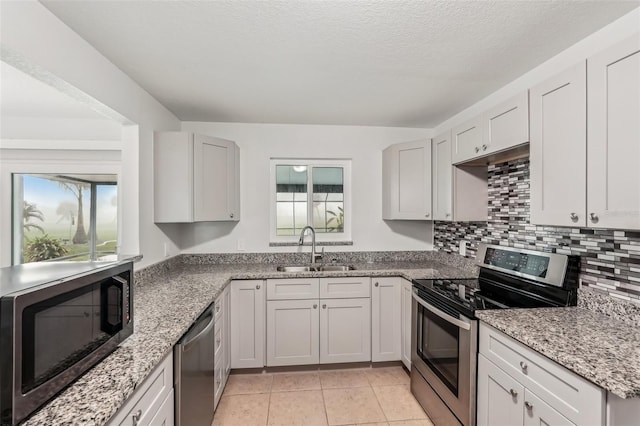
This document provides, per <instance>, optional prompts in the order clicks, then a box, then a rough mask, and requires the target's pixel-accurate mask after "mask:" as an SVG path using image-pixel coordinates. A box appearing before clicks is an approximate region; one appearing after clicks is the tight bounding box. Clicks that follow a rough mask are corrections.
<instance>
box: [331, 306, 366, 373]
mask: <svg viewBox="0 0 640 426" xmlns="http://www.w3.org/2000/svg"><path fill="white" fill-rule="evenodd" d="M320 303H321V304H322V309H320V364H331V363H336V362H359V361H371V300H370V299H369V298H357V299H320Z"/></svg>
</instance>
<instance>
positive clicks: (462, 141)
mask: <svg viewBox="0 0 640 426" xmlns="http://www.w3.org/2000/svg"><path fill="white" fill-rule="evenodd" d="M482 137H483V134H482V116H478V117H476V118H474V119H473V120H469V121H467V122H466V123H463V124H461V125H460V126H457V127H454V128H453V130H452V131H451V138H452V147H451V149H452V150H451V158H452V162H453V164H458V163H462V162H464V161H467V160H470V159H472V158H475V157H479V156H480V155H482V152H481V149H482Z"/></svg>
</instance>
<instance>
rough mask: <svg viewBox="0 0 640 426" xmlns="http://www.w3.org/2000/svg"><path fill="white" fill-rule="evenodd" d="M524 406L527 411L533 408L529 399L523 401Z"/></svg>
mask: <svg viewBox="0 0 640 426" xmlns="http://www.w3.org/2000/svg"><path fill="white" fill-rule="evenodd" d="M524 406H525V407H527V410H529V411H531V410H533V404H532V403H530V402H529V401H525V402H524Z"/></svg>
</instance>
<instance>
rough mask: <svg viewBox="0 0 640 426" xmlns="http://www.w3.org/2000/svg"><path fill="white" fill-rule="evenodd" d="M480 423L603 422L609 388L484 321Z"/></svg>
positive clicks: (508, 424)
mask: <svg viewBox="0 0 640 426" xmlns="http://www.w3.org/2000/svg"><path fill="white" fill-rule="evenodd" d="M479 348H480V354H479V355H478V390H477V398H478V405H477V407H478V409H477V424H478V426H483V425H487V426H489V425H490V426H501V425H505V426H516V425H534V424H535V425H542V424H548V425H604V424H605V401H606V393H605V391H604V390H603V389H602V388H600V387H598V386H596V385H594V384H593V383H591V382H589V381H587V380H585V379H583V378H582V377H580V376H578V375H576V374H574V373H572V372H571V371H569V370H567V369H566V368H564V367H562V366H560V365H558V364H556V363H555V362H553V361H551V360H550V359H548V358H546V357H545V356H543V355H541V354H539V353H537V352H536V351H534V350H532V349H530V348H528V347H527V346H525V345H523V344H521V343H519V342H517V341H515V340H514V339H512V338H510V337H508V336H506V335H505V334H503V333H501V332H499V331H498V330H496V329H494V328H492V327H490V326H488V325H486V324H484V323H481V324H480V346H479Z"/></svg>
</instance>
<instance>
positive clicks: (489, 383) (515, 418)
mask: <svg viewBox="0 0 640 426" xmlns="http://www.w3.org/2000/svg"><path fill="white" fill-rule="evenodd" d="M524 393H525V391H524V386H522V385H521V384H520V383H518V382H517V381H516V380H515V379H513V378H512V377H511V376H509V375H508V374H507V373H505V372H504V371H502V370H501V369H500V368H499V367H498V366H496V365H495V364H494V363H492V362H491V361H489V360H488V359H487V358H485V357H484V356H483V355H482V354H479V355H478V394H477V398H478V407H477V413H478V419H477V424H478V426H517V425H522V424H523V422H524V418H523V415H524V413H523V410H524V405H523V399H524Z"/></svg>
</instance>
